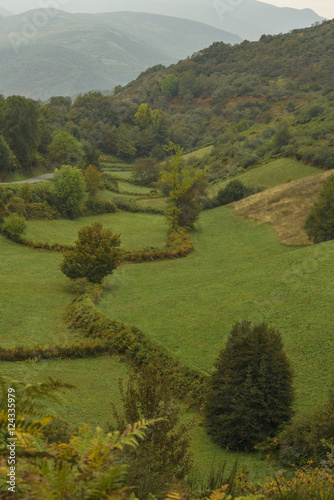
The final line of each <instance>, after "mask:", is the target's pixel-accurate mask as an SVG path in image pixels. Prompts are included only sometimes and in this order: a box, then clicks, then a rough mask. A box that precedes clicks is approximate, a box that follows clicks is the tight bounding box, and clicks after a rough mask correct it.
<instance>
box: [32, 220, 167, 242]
mask: <svg viewBox="0 0 334 500" xmlns="http://www.w3.org/2000/svg"><path fill="white" fill-rule="evenodd" d="M97 221H98V222H101V223H102V225H103V228H104V229H110V230H111V231H112V232H113V233H120V234H121V242H122V245H121V246H122V247H123V248H125V249H127V250H135V249H141V248H146V247H151V246H152V247H163V246H164V245H165V243H166V235H167V224H166V222H165V219H164V218H163V217H162V216H159V215H151V214H133V213H128V212H118V213H115V214H104V215H98V216H91V217H81V218H79V219H75V220H65V219H60V220H51V221H46V220H36V221H29V222H27V231H26V233H25V237H26V238H27V239H28V240H31V241H36V242H37V241H38V242H48V243H62V244H66V245H72V244H73V243H74V241H75V240H76V239H77V235H78V231H79V230H80V229H81V228H82V227H84V226H88V225H90V224H92V223H93V222H97Z"/></svg>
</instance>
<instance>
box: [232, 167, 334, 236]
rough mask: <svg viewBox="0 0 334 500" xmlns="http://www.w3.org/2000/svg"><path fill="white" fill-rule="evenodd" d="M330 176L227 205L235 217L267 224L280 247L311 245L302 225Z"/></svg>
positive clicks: (303, 181)
mask: <svg viewBox="0 0 334 500" xmlns="http://www.w3.org/2000/svg"><path fill="white" fill-rule="evenodd" d="M330 175H333V170H330V171H327V172H324V173H321V174H318V175H313V176H312V177H306V178H304V179H299V180H297V181H294V182H290V183H289V184H284V185H282V186H277V187H274V188H271V189H267V190H266V191H263V192H261V193H257V194H254V195H253V196H249V197H248V198H245V199H243V200H240V201H238V202H235V203H232V204H231V206H233V207H234V211H235V212H236V213H237V214H238V215H243V216H244V217H249V218H250V219H254V220H257V221H259V222H265V223H268V224H271V225H272V226H273V229H274V231H275V232H276V234H277V236H278V239H279V242H280V243H281V244H282V245H287V246H306V245H312V243H311V242H310V240H309V239H308V237H307V235H306V233H305V231H304V229H303V226H304V223H305V220H306V218H307V216H308V214H309V212H310V210H311V207H312V205H313V204H314V203H315V202H316V201H317V199H318V195H319V191H320V189H321V187H322V185H323V182H324V181H325V179H326V178H327V177H329V176H330Z"/></svg>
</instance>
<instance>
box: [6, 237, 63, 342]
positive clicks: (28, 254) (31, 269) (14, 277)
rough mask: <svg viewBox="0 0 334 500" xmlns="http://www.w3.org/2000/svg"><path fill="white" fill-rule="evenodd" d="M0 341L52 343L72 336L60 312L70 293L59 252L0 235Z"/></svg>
mask: <svg viewBox="0 0 334 500" xmlns="http://www.w3.org/2000/svg"><path fill="white" fill-rule="evenodd" d="M0 253H1V260H0V275H1V287H0V339H1V340H0V345H1V346H2V347H13V346H15V345H25V346H29V345H30V346H34V345H38V344H41V345H52V344H58V343H60V342H61V343H65V342H67V341H70V340H71V335H70V334H69V332H68V331H67V329H66V328H65V325H64V323H63V321H62V315H63V313H64V310H65V307H66V306H67V305H68V304H69V303H70V301H71V299H72V295H71V294H70V291H69V289H68V280H67V278H66V277H65V276H64V275H63V274H62V273H61V271H60V269H59V264H60V262H61V255H58V254H50V253H45V252H36V251H34V250H29V249H27V248H23V247H20V246H18V245H15V244H14V243H11V242H8V241H7V240H5V239H4V238H3V237H0Z"/></svg>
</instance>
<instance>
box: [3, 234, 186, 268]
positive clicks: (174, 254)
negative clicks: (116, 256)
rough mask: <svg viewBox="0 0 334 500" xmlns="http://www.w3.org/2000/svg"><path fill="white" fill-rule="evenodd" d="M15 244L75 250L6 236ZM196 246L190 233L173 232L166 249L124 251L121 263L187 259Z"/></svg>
mask: <svg viewBox="0 0 334 500" xmlns="http://www.w3.org/2000/svg"><path fill="white" fill-rule="evenodd" d="M6 237H7V238H9V239H11V240H12V241H14V242H15V243H18V244H20V245H24V246H26V247H28V248H34V249H35V250H48V251H51V252H61V253H62V252H67V251H68V250H73V246H71V245H62V244H59V243H42V242H34V241H29V240H26V239H25V238H13V237H10V236H9V235H6ZM193 249H194V245H193V243H192V241H191V238H190V236H189V234H188V232H187V231H186V230H185V229H178V230H176V231H172V232H171V233H170V234H169V235H168V237H167V245H166V247H165V248H161V249H159V248H151V249H146V250H122V256H121V259H120V261H119V263H120V264H121V263H124V262H137V263H139V262H149V261H154V260H164V259H177V258H179V257H186V256H187V255H188V254H189V253H190V252H191V251H192V250H193Z"/></svg>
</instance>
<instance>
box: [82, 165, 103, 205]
mask: <svg viewBox="0 0 334 500" xmlns="http://www.w3.org/2000/svg"><path fill="white" fill-rule="evenodd" d="M84 179H85V182H86V189H87V191H88V193H89V196H90V197H91V198H94V197H95V196H96V193H97V191H98V189H102V188H103V186H104V180H103V174H102V172H100V171H99V170H98V169H97V168H95V167H94V166H93V165H88V167H87V168H86V170H85V172H84Z"/></svg>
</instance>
